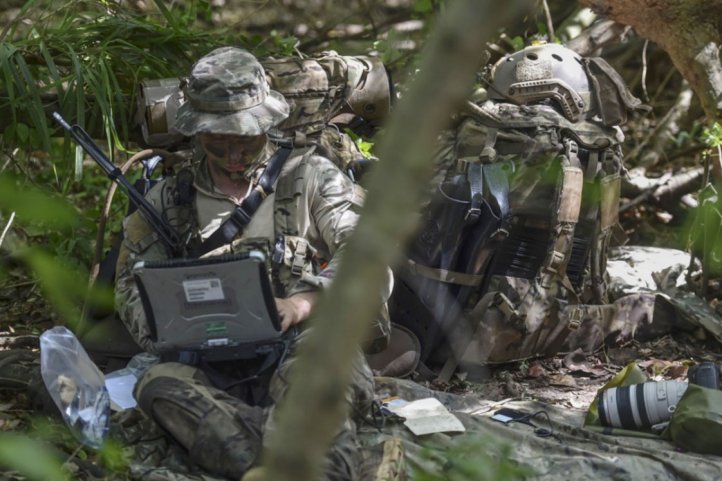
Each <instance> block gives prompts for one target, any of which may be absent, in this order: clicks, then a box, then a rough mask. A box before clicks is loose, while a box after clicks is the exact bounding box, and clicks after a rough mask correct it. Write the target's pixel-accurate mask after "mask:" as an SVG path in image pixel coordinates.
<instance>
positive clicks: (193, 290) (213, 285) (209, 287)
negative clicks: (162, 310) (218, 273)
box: [183, 278, 225, 302]
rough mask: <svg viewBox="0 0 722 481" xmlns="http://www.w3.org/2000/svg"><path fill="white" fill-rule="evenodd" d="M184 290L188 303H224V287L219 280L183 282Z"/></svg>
mask: <svg viewBox="0 0 722 481" xmlns="http://www.w3.org/2000/svg"><path fill="white" fill-rule="evenodd" d="M183 290H184V291H185V293H186V301H188V302H208V301H222V300H223V299H225V297H224V296H223V286H222V285H221V280H220V279H218V278H212V279H194V280H192V281H183Z"/></svg>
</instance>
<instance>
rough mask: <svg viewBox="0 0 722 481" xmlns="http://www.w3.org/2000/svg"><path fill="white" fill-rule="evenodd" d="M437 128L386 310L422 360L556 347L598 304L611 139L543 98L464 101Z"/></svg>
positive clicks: (603, 129)
mask: <svg viewBox="0 0 722 481" xmlns="http://www.w3.org/2000/svg"><path fill="white" fill-rule="evenodd" d="M466 110H467V111H466V112H465V113H464V114H463V115H461V116H460V118H459V120H458V122H457V124H456V125H455V127H454V128H453V130H452V131H451V132H449V133H447V135H445V137H444V139H445V141H444V142H445V144H444V145H443V146H442V148H441V149H440V158H439V163H440V165H442V166H443V168H444V169H445V174H444V175H443V176H442V177H441V180H440V181H439V182H438V184H437V185H436V186H435V192H434V194H433V195H432V197H431V201H430V203H429V205H428V208H426V209H424V210H423V212H424V214H423V215H422V227H421V230H420V232H419V234H418V236H417V238H416V240H415V241H414V242H413V243H412V244H411V245H410V246H409V248H408V252H407V256H408V259H407V262H406V264H405V265H404V266H403V267H402V268H400V269H398V270H397V272H396V280H397V284H396V288H395V291H394V295H393V296H392V301H391V312H392V319H394V321H396V322H400V323H401V324H404V325H406V326H407V327H409V328H410V329H412V330H414V332H415V333H416V334H417V336H418V337H419V338H420V339H421V343H422V356H421V357H422V360H423V361H425V362H427V363H431V364H439V363H444V362H446V366H445V368H444V369H442V377H443V376H444V375H445V376H450V374H451V373H453V370H454V369H455V367H456V364H457V363H458V362H461V363H466V364H468V366H467V367H469V366H471V365H480V364H487V363H495V362H508V361H513V360H519V359H524V358H528V357H531V356H536V355H544V354H553V353H555V352H557V351H558V350H559V349H560V348H561V347H562V344H563V343H564V341H565V340H566V339H567V338H568V337H569V335H570V333H571V332H572V331H573V330H575V329H577V328H578V327H579V326H580V325H581V324H582V322H583V321H586V318H589V317H591V315H589V313H588V312H587V311H588V309H587V307H588V306H590V305H591V306H593V305H598V304H604V303H606V302H607V297H606V286H605V281H604V272H605V268H606V252H607V247H608V246H609V243H610V239H611V237H612V234H613V232H614V227H615V226H616V223H617V208H618V202H619V193H620V172H621V170H622V154H621V149H620V143H621V141H622V140H623V136H622V134H621V131H620V130H619V128H618V127H608V126H605V125H603V124H602V123H601V122H600V123H597V122H592V121H586V120H581V121H577V122H571V121H569V120H567V119H566V118H565V117H563V116H562V115H561V114H559V113H557V112H556V111H555V110H554V109H553V108H551V107H549V106H547V105H526V106H525V105H515V104H511V103H505V102H500V101H491V100H486V101H485V100H480V101H478V102H476V103H469V105H468V108H467V109H466Z"/></svg>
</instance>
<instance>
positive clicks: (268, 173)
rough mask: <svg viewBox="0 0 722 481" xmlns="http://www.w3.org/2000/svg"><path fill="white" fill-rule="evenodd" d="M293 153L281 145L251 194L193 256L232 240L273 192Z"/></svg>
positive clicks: (200, 254)
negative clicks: (285, 164) (284, 165)
mask: <svg viewBox="0 0 722 481" xmlns="http://www.w3.org/2000/svg"><path fill="white" fill-rule="evenodd" d="M290 154H291V149H290V148H289V147H281V148H279V149H278V150H276V152H275V153H274V154H273V156H271V159H270V160H269V161H268V165H266V168H265V169H264V170H263V174H261V178H260V179H259V181H258V185H256V187H255V188H254V189H253V191H251V193H250V194H248V196H247V197H246V198H245V199H244V200H243V202H241V205H239V206H238V207H236V208H235V209H234V210H233V212H232V213H231V216H230V217H229V218H228V219H226V221H225V222H223V224H221V225H220V227H218V229H216V230H215V231H214V232H213V233H212V234H211V235H210V237H208V238H207V239H206V240H205V241H203V243H202V244H201V245H200V246H199V247H198V249H196V250H195V251H194V252H192V253H191V257H201V256H202V255H203V254H206V253H208V252H211V251H212V250H214V249H217V248H219V247H221V246H224V245H226V244H228V243H229V242H231V241H232V240H233V239H234V238H235V237H236V236H237V235H238V234H240V233H242V232H243V229H245V228H246V226H247V225H248V224H249V223H250V222H251V218H252V217H253V214H255V213H256V211H257V210H258V208H259V207H260V206H261V203H262V202H263V200H264V199H265V198H266V197H268V196H269V195H270V194H271V193H273V185H274V184H275V183H276V180H277V179H278V176H279V175H280V174H281V169H282V168H283V164H284V163H285V162H286V159H288V156H289V155H290Z"/></svg>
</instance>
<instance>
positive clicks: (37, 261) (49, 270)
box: [19, 248, 87, 332]
mask: <svg viewBox="0 0 722 481" xmlns="http://www.w3.org/2000/svg"><path fill="white" fill-rule="evenodd" d="M19 257H20V258H21V259H22V260H23V262H24V263H25V264H27V265H28V266H30V268H31V269H32V271H33V273H34V275H35V278H36V279H37V280H38V281H39V282H40V285H41V287H42V290H43V293H44V294H45V296H47V298H48V300H50V302H52V304H53V305H54V306H55V308H56V309H57V311H58V314H60V316H61V318H62V319H63V320H64V321H65V324H66V325H68V326H70V328H71V329H72V330H74V331H76V332H77V331H78V330H79V328H80V326H79V324H80V306H81V305H82V302H83V299H84V298H85V294H86V291H87V275H84V273H82V272H80V271H79V270H77V269H75V268H71V267H70V266H69V265H68V264H67V263H66V262H63V261H61V260H60V259H58V258H56V257H53V256H51V255H50V254H48V253H47V252H45V251H43V250H42V249H39V248H26V249H25V250H23V251H21V252H20V253H19Z"/></svg>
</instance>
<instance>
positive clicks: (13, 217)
mask: <svg viewBox="0 0 722 481" xmlns="http://www.w3.org/2000/svg"><path fill="white" fill-rule="evenodd" d="M13 220H15V212H13V213H12V214H10V220H8V223H7V225H6V226H5V229H3V233H2V235H0V247H2V245H3V241H4V240H5V236H6V235H7V233H8V231H9V230H10V226H11V225H12V224H13Z"/></svg>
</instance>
